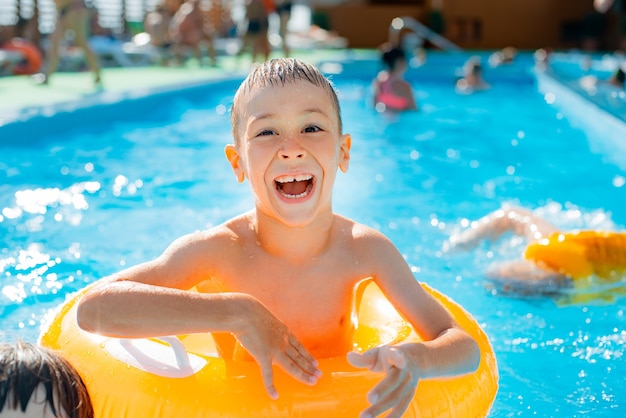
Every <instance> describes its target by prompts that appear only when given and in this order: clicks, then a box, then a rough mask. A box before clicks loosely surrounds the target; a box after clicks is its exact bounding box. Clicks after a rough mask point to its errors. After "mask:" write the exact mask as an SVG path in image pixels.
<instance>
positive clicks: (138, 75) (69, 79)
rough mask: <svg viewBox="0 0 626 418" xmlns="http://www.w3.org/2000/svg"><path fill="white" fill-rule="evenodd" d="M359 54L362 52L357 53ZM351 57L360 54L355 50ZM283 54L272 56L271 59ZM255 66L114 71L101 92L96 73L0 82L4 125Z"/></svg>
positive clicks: (106, 74) (223, 62)
mask: <svg viewBox="0 0 626 418" xmlns="http://www.w3.org/2000/svg"><path fill="white" fill-rule="evenodd" d="M347 53H348V50H345V49H318V50H301V51H295V52H294V54H293V56H294V57H295V58H299V59H302V60H305V61H308V62H311V63H313V64H317V63H319V62H321V61H324V60H332V59H340V58H345V56H346V54H347ZM356 53H357V54H358V52H356ZM350 54H355V52H354V51H351V52H350ZM278 56H279V55H275V56H274V55H273V56H272V58H274V57H278ZM251 65H252V62H251V60H250V59H249V58H248V57H246V56H243V57H241V59H237V58H235V57H232V56H221V57H219V59H218V66H216V67H208V66H204V67H201V66H199V65H198V63H197V61H194V60H190V61H189V62H188V63H187V64H186V65H184V66H179V67H163V66H156V65H155V66H142V67H113V68H104V69H103V70H102V87H101V88H97V87H96V86H95V85H94V82H93V76H92V74H91V72H89V71H85V72H59V73H55V74H53V75H52V77H51V78H50V83H49V84H48V85H38V84H36V83H35V82H34V81H33V79H32V78H31V77H30V76H5V77H0V126H2V125H3V124H5V123H9V122H12V121H16V120H20V119H24V118H26V117H27V116H30V115H32V114H37V113H39V114H41V113H54V111H55V109H58V108H59V107H62V106H67V105H79V104H81V103H85V104H88V103H91V102H94V101H110V100H112V98H114V97H122V96H125V95H128V94H133V93H138V94H139V93H143V94H147V93H149V92H151V91H163V90H170V89H172V90H174V89H177V88H180V87H186V86H191V85H195V84H202V83H206V82H208V81H211V80H217V79H221V78H224V77H225V76H228V77H233V76H238V75H241V77H245V75H246V74H247V73H248V71H249V70H250V68H251Z"/></svg>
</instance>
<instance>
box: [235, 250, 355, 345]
mask: <svg viewBox="0 0 626 418" xmlns="http://www.w3.org/2000/svg"><path fill="white" fill-rule="evenodd" d="M241 261H242V262H240V263H237V264H236V265H235V266H231V268H234V271H231V274H230V275H229V278H228V279H227V281H228V283H224V284H225V285H226V287H227V288H228V291H234V292H243V293H248V294H250V295H252V296H254V297H255V298H257V299H258V300H259V301H261V302H262V303H263V304H264V305H265V306H266V307H267V308H268V309H270V311H271V312H272V313H273V314H274V315H275V316H276V317H277V318H279V319H280V320H281V321H283V322H284V323H285V324H286V325H287V326H288V327H289V328H290V329H291V330H292V332H294V333H295V334H296V336H298V337H299V338H300V339H301V340H303V342H305V341H306V340H310V341H322V340H324V339H325V338H328V337H329V336H334V337H333V338H339V339H343V338H345V337H346V336H347V335H348V334H349V333H351V331H352V326H353V324H352V323H351V313H352V309H353V300H354V286H355V284H356V283H357V282H358V281H359V280H360V279H362V278H363V277H359V275H358V272H357V271H355V270H354V269H353V268H351V267H350V263H348V264H346V263H345V262H343V263H340V262H338V260H337V259H336V258H333V259H330V258H328V259H323V258H321V259H312V260H310V261H307V262H305V263H288V262H285V261H282V260H277V259H275V258H271V257H261V256H255V257H252V258H250V257H248V258H247V260H246V261H245V262H244V260H241ZM338 336H341V337H338ZM305 344H306V345H308V344H307V343H306V342H305Z"/></svg>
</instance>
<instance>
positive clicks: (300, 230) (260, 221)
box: [253, 211, 334, 262]
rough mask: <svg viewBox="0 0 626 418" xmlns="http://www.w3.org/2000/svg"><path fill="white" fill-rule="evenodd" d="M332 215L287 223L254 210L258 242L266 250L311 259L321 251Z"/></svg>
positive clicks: (290, 257)
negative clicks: (302, 222) (301, 222)
mask: <svg viewBox="0 0 626 418" xmlns="http://www.w3.org/2000/svg"><path fill="white" fill-rule="evenodd" d="M333 221H334V215H333V213H332V211H329V213H328V215H327V216H323V217H318V218H316V219H315V221H314V222H312V223H309V224H307V225H304V226H298V227H295V226H290V225H286V224H284V223H282V222H280V221H279V220H277V219H274V218H270V217H266V216H264V215H263V214H262V213H260V212H258V211H257V212H256V213H255V216H254V218H253V223H254V228H255V231H256V235H257V240H258V242H259V245H261V247H263V249H264V250H265V251H267V252H268V253H270V254H272V255H274V256H277V257H280V258H285V259H290V260H292V261H295V262H298V261H302V260H304V261H310V260H311V258H312V257H315V256H317V255H319V254H321V253H323V252H324V251H325V250H326V248H327V245H328V243H329V239H330V235H331V233H332V226H333Z"/></svg>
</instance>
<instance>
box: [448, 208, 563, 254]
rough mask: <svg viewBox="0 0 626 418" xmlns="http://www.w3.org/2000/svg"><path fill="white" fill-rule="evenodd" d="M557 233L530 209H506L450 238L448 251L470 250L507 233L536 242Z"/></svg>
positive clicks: (473, 223) (552, 226)
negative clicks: (482, 242)
mask: <svg viewBox="0 0 626 418" xmlns="http://www.w3.org/2000/svg"><path fill="white" fill-rule="evenodd" d="M557 231H558V229H557V228H556V227H555V226H554V225H552V224H551V223H549V222H548V221H546V220H544V219H542V218H540V217H538V216H535V215H534V214H533V213H532V212H531V211H530V210H528V209H524V208H519V207H504V208H502V209H498V210H496V211H495V212H492V213H490V214H489V215H486V216H484V217H482V218H481V219H479V220H478V221H474V222H472V224H471V226H470V228H468V229H466V230H465V231H463V232H461V233H460V234H457V235H453V236H452V237H450V240H449V241H448V242H447V243H446V249H447V250H454V249H459V250H470V249H472V248H474V247H476V246H477V245H478V244H479V243H480V242H481V241H484V240H486V241H489V242H493V241H497V240H498V239H499V238H500V237H501V236H502V235H503V234H505V233H507V232H512V233H514V234H515V235H519V236H523V237H526V238H527V239H528V240H529V241H536V240H539V239H541V238H544V237H545V236H547V235H550V234H552V233H554V232H557Z"/></svg>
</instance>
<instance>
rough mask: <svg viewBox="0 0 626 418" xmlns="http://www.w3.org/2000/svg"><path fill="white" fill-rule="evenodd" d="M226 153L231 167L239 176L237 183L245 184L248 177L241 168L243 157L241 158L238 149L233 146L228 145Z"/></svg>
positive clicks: (225, 149)
mask: <svg viewBox="0 0 626 418" xmlns="http://www.w3.org/2000/svg"><path fill="white" fill-rule="evenodd" d="M224 152H225V153H226V158H227V159H228V162H229V163H230V166H231V167H232V169H233V172H234V173H235V176H237V181H238V182H239V183H243V180H244V179H245V178H246V175H245V173H244V171H243V168H242V167H241V157H240V156H239V152H238V151H237V147H235V146H234V145H233V144H228V145H226V148H224Z"/></svg>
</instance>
